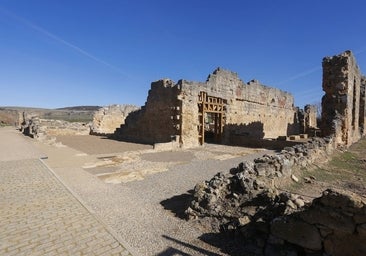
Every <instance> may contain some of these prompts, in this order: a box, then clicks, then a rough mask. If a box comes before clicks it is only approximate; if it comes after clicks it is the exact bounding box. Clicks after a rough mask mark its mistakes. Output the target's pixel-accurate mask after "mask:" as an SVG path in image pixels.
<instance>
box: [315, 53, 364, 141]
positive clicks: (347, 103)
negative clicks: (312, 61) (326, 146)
mask: <svg viewBox="0 0 366 256" xmlns="http://www.w3.org/2000/svg"><path fill="white" fill-rule="evenodd" d="M364 81H365V80H364V78H363V77H362V75H361V72H360V69H359V67H358V66H357V63H356V60H355V58H354V56H353V54H352V52H351V51H345V52H344V53H342V54H340V55H336V56H333V57H326V58H324V59H323V91H324V92H325V95H324V96H323V99H322V124H321V130H322V133H323V135H324V136H328V135H331V134H334V135H335V141H336V143H337V145H338V146H345V147H349V146H350V145H352V143H354V142H356V141H358V140H359V139H360V138H361V136H362V135H363V134H364V130H365V122H364V120H365V97H364V88H365V82H364Z"/></svg>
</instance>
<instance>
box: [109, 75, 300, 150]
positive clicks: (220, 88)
mask: <svg viewBox="0 0 366 256" xmlns="http://www.w3.org/2000/svg"><path fill="white" fill-rule="evenodd" d="M202 92H204V93H206V94H207V95H208V96H210V97H215V98H220V99H222V100H223V101H224V102H225V106H224V110H223V113H224V115H225V117H224V118H223V123H222V125H223V134H222V141H221V142H223V143H230V141H231V138H232V137H233V136H238V135H240V136H241V135H242V136H247V137H248V138H256V139H263V138H277V137H278V136H287V135H291V134H297V133H298V132H299V127H298V123H297V118H296V111H295V109H294V106H293V102H294V100H293V96H292V95H291V94H289V93H287V92H284V91H281V90H279V89H275V88H271V87H268V86H264V85H261V84H260V83H259V82H258V81H251V82H249V83H248V84H245V83H243V82H242V81H241V80H240V78H239V77H238V75H237V74H236V73H234V72H231V71H228V70H223V69H220V68H218V69H216V70H215V71H214V72H213V73H212V74H210V75H209V77H208V79H207V81H206V82H192V81H186V80H180V81H178V83H177V84H174V82H173V81H171V80H168V79H165V80H160V81H157V82H154V83H152V85H151V90H150V91H149V95H148V99H147V101H146V104H145V106H144V107H142V109H141V110H139V111H136V112H134V113H131V114H130V115H129V116H128V117H127V118H126V123H125V124H124V125H122V126H121V127H120V128H119V129H117V131H116V132H115V134H114V136H115V137H116V138H118V139H123V140H131V141H135V142H144V143H161V142H170V141H171V140H172V136H176V137H177V140H178V141H179V142H180V145H183V146H184V147H191V146H197V145H199V143H200V142H199V128H198V127H199V125H200V118H199V106H198V105H199V102H200V101H199V95H200V94H201V93H202Z"/></svg>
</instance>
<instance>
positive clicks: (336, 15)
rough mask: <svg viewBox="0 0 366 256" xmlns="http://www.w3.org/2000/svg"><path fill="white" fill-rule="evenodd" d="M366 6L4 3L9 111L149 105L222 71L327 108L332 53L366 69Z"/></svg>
mask: <svg viewBox="0 0 366 256" xmlns="http://www.w3.org/2000/svg"><path fill="white" fill-rule="evenodd" d="M365 9H366V2H365V1H362V0H359V1H355V0H349V1H339V0H332V1H331V0H322V1H319V0H308V1H293V0H278V1H270V0H268V1H263V0H258V1H245V0H227V1H216V0H200V1H198V0H185V1H173V0H155V1H154V0H146V1H142V0H100V1H96V0H72V1H69V0H62V1H61V0H59V1H56V0H53V1H51V0H0V39H1V40H0V56H1V57H0V87H1V94H0V95H1V96H0V106H33V107H44V108H58V107H64V106H76V105H109V104H124V103H129V104H136V105H143V104H144V103H145V101H146V97H147V93H148V90H149V88H150V83H151V82H152V81H155V80H158V79H160V78H171V79H173V80H174V81H178V80H179V79H186V80H193V81H205V80H206V78H207V76H208V74H209V73H211V72H212V71H213V70H214V69H215V68H216V67H222V68H225V69H229V70H232V71H234V72H237V73H238V75H239V76H240V78H241V79H242V80H243V81H244V82H248V81H249V80H252V79H257V80H259V81H260V82H261V83H262V84H265V85H268V86H272V87H277V88H279V89H282V90H285V91H288V92H290V93H292V94H293V95H294V97H295V104H296V105H298V106H303V105H304V104H307V103H315V102H319V101H320V99H321V96H322V95H323V92H322V90H321V77H322V70H321V62H322V58H323V57H324V56H332V55H335V54H339V53H341V52H343V51H345V50H347V49H350V50H352V51H353V52H354V53H355V54H356V59H357V62H358V64H359V66H360V68H361V70H362V71H363V72H365V73H366V33H365V31H366V15H365V14H364V12H365Z"/></svg>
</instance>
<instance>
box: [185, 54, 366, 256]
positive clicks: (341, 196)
mask: <svg viewBox="0 0 366 256" xmlns="http://www.w3.org/2000/svg"><path fill="white" fill-rule="evenodd" d="M365 80H366V79H365V77H364V76H362V75H361V73H360V71H359V68H358V66H357V64H356V61H355V58H354V57H353V55H352V53H351V52H350V51H346V52H344V53H342V54H340V55H337V56H334V57H326V58H324V60H323V90H324V92H325V95H324V97H323V99H322V120H321V132H322V135H323V136H324V137H322V138H320V137H314V138H312V139H310V140H308V142H306V143H304V144H299V145H295V146H292V147H285V148H284V149H283V150H282V151H281V152H279V153H277V154H274V155H264V156H262V157H260V158H257V159H255V160H254V161H247V162H243V163H241V164H239V166H237V167H236V168H232V169H231V170H230V172H229V173H227V174H224V173H218V174H217V175H215V176H214V177H213V178H212V179H211V180H209V181H205V182H202V183H199V184H197V185H196V186H195V188H194V192H193V201H192V202H191V204H190V206H189V208H188V209H187V210H186V215H187V217H188V218H189V219H196V220H199V221H200V222H201V223H206V224H207V225H210V226H211V227H212V228H213V230H216V231H226V230H233V231H235V232H239V233H240V234H242V235H243V236H244V239H245V240H243V242H242V244H243V246H244V248H241V249H240V250H241V251H240V253H243V252H245V253H248V254H249V255H366V246H365V240H366V199H365V198H363V197H360V196H357V195H354V194H352V193H349V192H347V191H332V190H326V191H324V192H323V196H322V197H320V198H318V199H315V200H313V201H312V202H306V201H305V200H303V199H302V198H300V197H299V196H298V195H295V194H291V193H286V192H280V191H279V189H278V185H279V184H281V183H282V182H286V180H287V181H288V180H293V181H295V182H297V181H298V178H297V177H296V176H295V171H297V172H301V170H302V169H303V168H312V166H313V165H314V164H316V163H318V162H323V161H326V160H328V159H329V157H330V155H331V154H332V152H333V151H334V150H335V149H339V148H341V149H342V148H344V147H346V148H347V147H349V146H350V145H351V144H352V143H354V142H356V141H358V140H359V139H360V138H361V137H362V136H363V135H365V130H364V126H365V123H364V119H365ZM315 112H316V110H315V109H314V108H312V107H306V108H305V110H304V111H303V112H301V111H298V112H297V113H298V115H301V114H303V117H304V118H303V120H304V125H302V126H301V125H300V127H302V128H303V129H309V128H312V127H313V126H316V123H315V122H316V119H315V118H314V113H315ZM299 113H300V114H299ZM300 119H301V117H300ZM305 121H306V124H305ZM300 124H301V122H300ZM313 128H314V127H313ZM304 131H305V130H304Z"/></svg>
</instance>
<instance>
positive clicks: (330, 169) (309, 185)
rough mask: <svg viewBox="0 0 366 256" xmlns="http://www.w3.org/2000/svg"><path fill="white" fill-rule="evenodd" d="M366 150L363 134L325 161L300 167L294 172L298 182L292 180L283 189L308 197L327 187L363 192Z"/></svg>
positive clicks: (365, 189)
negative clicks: (300, 168) (311, 165)
mask: <svg viewBox="0 0 366 256" xmlns="http://www.w3.org/2000/svg"><path fill="white" fill-rule="evenodd" d="M365 152H366V138H363V139H362V140H360V141H359V142H357V143H355V144H354V145H352V146H351V147H350V148H349V149H348V150H347V151H344V152H338V151H337V152H335V153H334V155H333V156H332V158H331V159H330V161H328V162H327V163H323V164H321V165H318V166H314V168H308V169H302V170H300V172H298V173H297V175H298V176H299V178H300V182H298V183H295V182H292V183H291V184H289V185H287V186H286V187H285V189H286V190H289V191H292V192H295V193H298V194H302V195H306V196H309V197H317V196H320V193H321V192H322V191H324V190H325V189H327V188H338V189H345V190H350V191H352V192H354V193H357V194H360V195H364V196H365V195H366V186H365V181H366V156H365ZM306 180H308V181H306ZM309 180H310V181H311V182H309Z"/></svg>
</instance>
